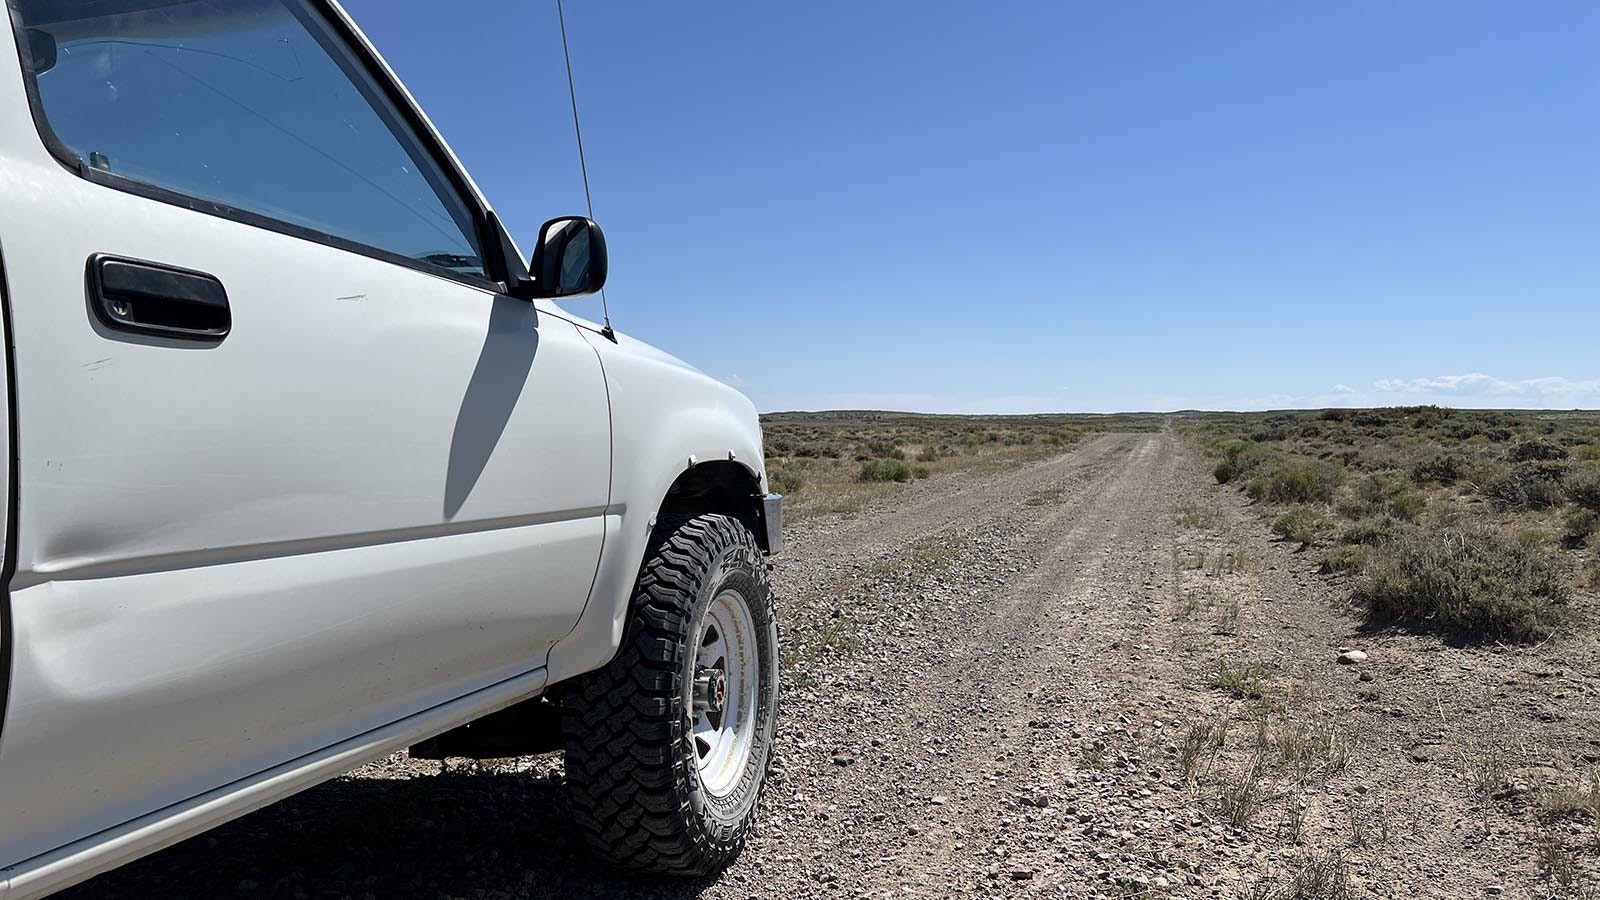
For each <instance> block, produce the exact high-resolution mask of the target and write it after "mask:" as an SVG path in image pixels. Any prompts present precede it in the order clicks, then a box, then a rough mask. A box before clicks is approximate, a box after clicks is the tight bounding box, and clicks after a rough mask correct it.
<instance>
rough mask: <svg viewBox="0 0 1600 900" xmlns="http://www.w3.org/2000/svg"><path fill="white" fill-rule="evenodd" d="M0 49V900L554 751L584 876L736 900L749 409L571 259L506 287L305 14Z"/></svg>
mask: <svg viewBox="0 0 1600 900" xmlns="http://www.w3.org/2000/svg"><path fill="white" fill-rule="evenodd" d="M7 5H8V7H9V13H10V22H11V25H12V29H13V33H14V37H15V40H14V41H0V290H3V296H0V301H3V302H0V308H3V311H4V320H3V325H4V331H5V335H4V337H5V339H4V342H3V347H0V350H3V352H4V366H3V368H0V373H3V377H4V385H3V392H4V396H5V398H6V402H7V412H8V415H7V418H6V424H7V427H5V428H3V429H0V442H3V444H4V454H3V457H0V458H3V459H4V460H5V461H6V463H7V465H6V478H5V481H4V503H3V504H0V510H3V514H4V533H5V544H4V551H3V553H4V557H3V560H4V569H3V572H0V577H3V581H4V592H3V594H0V709H3V716H0V900H25V898H32V897H39V896H42V895H45V894H48V893H50V892H52V891H55V890H58V889H60V888H62V887H64V886H66V885H69V884H72V883H74V882H77V881H81V880H83V879H85V878H87V877H89V876H91V875H93V874H95V873H97V872H100V871H103V870H106V869H108V868H111V867H113V866H116V865H118V864H120V863H123V862H126V861H128V860H130V859H133V858H135V857H138V856H140V855H142V854H146V853H149V852H151V851H154V850H156V849H159V848H161V847H163V846H166V845H169V844H172V843H174V842H176V841H178V840H180V839H182V838H185V837H188V836H190V835H193V834H195V833H197V832H200V831H202V830H204V829H207V828H210V827H212V826H215V825H217V824H219V823H221V822H224V821H226V820H228V819H231V818H234V817H236V816H239V815H241V814H243V813H245V812H248V811H250V810H252V809H255V808H258V807H260V806H263V805H264V804H267V803H271V802H273V801H275V800H277V799H279V798H282V797H284V796H286V795H288V794H291V793H293V792H295V791H299V790H301V789H303V788H306V787H309V786H311V785H313V784H315V783H317V782H320V781H323V780H326V779H328V778H331V777H334V776H336V775H339V774H341V773H343V772H346V771H348V770H350V769H352V768H354V767H355V766H357V765H360V764H361V763H363V762H365V761H368V760H371V759H374V758H377V757H380V756H383V755H386V754H390V753H394V752H396V751H398V750H402V749H405V748H408V747H410V748H412V751H413V752H414V753H416V754H418V755H425V756H432V757H435V758H437V757H447V756H458V755H459V756H479V757H487V756H505V755H515V754H519V753H529V752H539V751H547V750H555V749H563V748H564V749H565V752H566V770H567V780H566V784H567V785H568V790H569V793H570V800H571V805H572V808H573V810H574V813H575V819H576V821H575V827H576V828H577V829H578V830H579V831H581V832H582V833H584V834H585V835H586V837H587V838H588V840H589V843H590V844H591V846H592V847H593V849H594V850H595V852H596V854H597V855H598V856H599V857H601V858H602V859H604V860H609V861H611V862H613V863H615V864H618V865H623V866H627V867H631V868H635V869H639V870H643V871H647V872H656V873H666V874H691V875H692V874H704V873H707V872H710V871H714V870H716V869H718V868H720V867H722V866H725V865H726V864H727V863H728V862H729V861H731V860H732V858H733V857H734V856H735V855H736V854H737V853H738V852H739V850H740V848H741V847H742V845H743V842H744V838H745V835H746V833H747V831H748V829H749V828H750V825H751V821H752V818H753V816H754V811H755V807H756V804H757V801H758V799H759V797H760V794H761V789H762V783H763V780H764V778H765V775H766V771H767V767H768V763H769V760H770V757H771V747H772V736H773V728H774V717H775V712H776V702H777V683H776V682H777V630H776V625H775V620H774V612H773V605H772V598H771V595H770V591H769V587H768V580H767V562H766V559H765V555H766V554H769V553H775V552H777V551H778V550H779V543H780V528H781V518H782V516H781V506H780V498H778V497H776V496H772V495H768V494H767V492H766V476H765V473H764V469H763V461H762V446H761V431H760V425H759V422H758V419H757V417H756V413H755V410H754V409H753V408H752V406H751V404H750V403H749V401H747V400H746V399H745V398H744V397H742V396H740V395H739V394H738V393H737V392H736V391H734V390H732V389H731V388H729V387H727V386H725V385H722V384H720V383H718V382H717V381H715V380H713V379H710V378H707V377H706V376H704V375H702V374H700V373H698V372H696V371H694V370H692V369H690V368H689V367H687V366H686V365H684V364H683V363H680V362H678V361H677V360H675V359H673V358H672V357H670V356H667V355H666V354H664V353H661V352H659V351H656V350H654V349H652V348H650V347H648V346H646V345H644V344H641V343H638V342H636V341H633V340H629V339H628V338H626V337H622V336H619V335H615V334H613V333H612V332H611V331H610V329H609V328H606V327H600V326H597V325H595V324H593V323H591V322H588V321H585V320H583V319H582V318H580V317H577V316H574V315H571V314H570V313H568V312H566V311H564V310H563V309H562V308H561V307H560V306H558V305H557V304H556V302H555V301H557V300H558V299H560V298H562V297H568V296H576V295H580V294H586V293H590V292H593V291H595V290H598V289H599V287H600V286H601V285H602V284H603V282H604V280H605V277H606V252H605V242H604V238H603V237H602V235H601V232H600V230H599V228H598V227H596V226H595V225H594V223H593V222H591V221H590V220H588V219H586V218H563V219H556V220H553V221H552V222H550V223H549V224H547V225H546V226H545V227H544V229H543V231H542V233H541V234H540V235H539V238H538V241H537V243H536V244H535V248H534V251H533V254H532V258H531V261H529V262H526V263H525V262H524V261H523V257H522V256H521V255H520V254H519V252H518V251H517V250H516V247H515V245H514V244H513V242H512V241H511V239H510V238H509V237H508V235H507V233H506V231H505V230H504V228H503V227H502V226H501V224H500V221H499V220H498V219H497V218H496V216H495V214H494V213H493V212H492V211H491V209H490V207H489V205H488V203H487V202H486V201H485V199H484V197H483V195H482V194H481V193H480V192H479V191H478V189H477V188H476V187H475V186H474V184H473V182H472V180H471V179H470V178H469V177H468V175H467V173H466V172H465V171H463V169H462V167H461V165H460V163H459V161H458V160H457V159H456V158H455V156H454V155H453V154H452V153H451V152H450V150H449V149H448V148H447V147H446V146H445V143H444V141H443V140H442V139H441V138H440V136H439V134H438V133H437V132H436V131H435V129H434V128H433V127H432V125H431V124H430V123H429V122H428V120H427V118H426V117H425V116H424V115H423V113H422V111H421V110H420V109H419V108H418V107H417V105H416V103H415V102H414V101H413V99H412V98H411V96H410V95H409V94H408V93H407V92H406V90H405V88H404V87H402V86H401V84H400V83H399V81H398V80H396V78H395V76H394V73H393V72H392V71H390V69H389V68H388V67H387V66H386V65H385V63H384V62H383V60H382V59H381V58H380V57H379V56H378V54H377V52H376V51H375V50H374V49H373V48H372V46H371V45H370V44H369V43H368V42H367V40H366V39H365V38H364V37H363V36H362V34H361V32H360V31H359V30H358V29H357V27H356V25H355V24H354V23H353V22H352V21H351V20H350V18H349V17H348V16H347V15H346V13H345V12H344V11H343V10H342V9H340V8H339V6H338V5H337V4H336V3H334V2H331V0H7ZM514 95H515V91H510V92H508V97H510V96H514ZM512 114H520V113H512ZM508 152H510V151H509V150H508Z"/></svg>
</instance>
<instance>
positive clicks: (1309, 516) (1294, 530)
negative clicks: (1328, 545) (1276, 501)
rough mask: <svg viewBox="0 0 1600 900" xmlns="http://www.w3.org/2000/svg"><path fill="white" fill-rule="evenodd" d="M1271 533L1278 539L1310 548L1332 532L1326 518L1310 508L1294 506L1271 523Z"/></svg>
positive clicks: (1315, 509) (1318, 511)
mask: <svg viewBox="0 0 1600 900" xmlns="http://www.w3.org/2000/svg"><path fill="white" fill-rule="evenodd" d="M1272 531H1273V533H1274V534H1276V535H1278V536H1279V537H1281V538H1283V539H1285V540H1290V541H1295V542H1297V543H1299V544H1301V545H1302V546H1310V545H1311V544H1315V543H1317V542H1318V541H1320V540H1322V539H1323V538H1325V537H1327V536H1328V535H1329V534H1331V533H1332V531H1333V526H1332V524H1331V523H1330V522H1329V520H1328V516H1327V514H1326V513H1324V512H1323V511H1322V510H1319V509H1317V508H1315V507H1311V506H1296V507H1294V508H1292V509H1290V510H1289V511H1288V512H1286V513H1284V514H1283V515H1281V516H1279V517H1278V518H1277V520H1276V521H1274V522H1273V523H1272Z"/></svg>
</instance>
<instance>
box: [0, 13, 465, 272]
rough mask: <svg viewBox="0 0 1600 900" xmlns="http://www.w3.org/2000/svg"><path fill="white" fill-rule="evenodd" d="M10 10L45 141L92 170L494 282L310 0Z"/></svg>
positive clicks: (412, 147)
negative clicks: (18, 30) (18, 27)
mask: <svg viewBox="0 0 1600 900" xmlns="http://www.w3.org/2000/svg"><path fill="white" fill-rule="evenodd" d="M16 8H17V12H18V17H19V19H20V25H21V26H22V28H23V29H24V30H23V33H22V40H21V41H20V43H21V45H22V47H23V48H24V50H25V53H24V55H25V57H26V58H27V59H28V60H30V62H29V63H28V65H29V66H30V68H31V69H32V70H33V71H32V72H30V73H29V74H30V76H31V78H32V79H33V86H34V93H35V94H36V98H35V102H36V104H37V106H36V112H37V113H38V114H39V115H40V116H42V118H43V119H44V120H45V123H46V124H47V125H48V127H47V128H46V129H45V130H46V131H47V132H53V135H51V134H48V133H47V134H46V139H47V140H49V139H51V138H53V139H54V140H55V142H56V143H57V146H56V147H55V148H54V149H56V150H57V152H58V155H75V156H76V157H77V159H78V164H79V165H80V167H81V168H82V169H84V170H86V171H87V174H89V175H90V176H91V177H93V176H95V175H96V174H97V173H106V174H108V175H110V176H115V177H113V178H107V179H103V180H105V181H106V182H107V183H110V184H113V185H117V184H119V183H121V179H129V180H131V181H132V182H135V183H138V184H142V185H149V186H154V187H156V188H161V189H165V190H166V191H171V192H173V193H175V194H179V195H183V196H184V197H188V198H197V199H199V200H203V201H209V202H210V203H214V204H220V205H222V206H223V207H227V208H228V209H229V210H234V211H244V212H245V213H251V214H255V215H256V216H260V217H265V218H266V219H268V220H271V221H272V222H274V223H284V224H287V225H290V226H293V227H292V228H290V229H287V230H289V231H290V233H296V234H298V233H300V232H301V230H304V231H308V232H312V233H314V234H315V235H322V236H329V237H333V238H336V239H341V240H342V241H345V242H352V243H354V244H358V245H361V246H363V247H366V248H373V249H376V250H379V251H383V255H391V256H399V257H403V258H405V259H406V260H411V261H415V262H418V263H422V264H425V265H426V266H428V267H439V268H444V269H449V270H452V271H454V272H457V273H460V274H463V275H468V276H475V277H476V278H479V279H484V278H485V277H486V276H485V274H484V269H483V265H482V262H481V261H480V257H481V253H480V252H479V244H478V238H477V234H476V228H475V226H474V224H473V223H474V221H475V219H474V217H473V215H472V214H471V212H470V211H469V207H468V206H467V204H466V203H465V202H464V201H463V200H462V199H461V197H460V196H459V194H457V193H456V191H455V190H453V189H452V188H451V186H450V184H449V182H448V180H447V179H446V178H445V177H444V175H443V173H442V171H441V169H440V167H439V166H438V165H436V164H435V163H434V161H433V159H432V158H431V157H430V156H429V155H428V153H427V152H426V151H425V150H424V149H423V147H422V145H421V142H420V141H419V140H418V139H417V137H416V136H415V135H414V134H413V133H411V131H410V130H409V129H408V128H407V127H406V126H405V124H404V123H403V121H402V119H401V117H400V116H399V115H398V114H397V113H396V112H395V110H394V108H393V106H392V105H391V104H390V103H389V102H388V101H387V99H386V98H385V97H384V96H383V95H382V93H381V92H380V91H379V90H378V88H377V87H376V85H375V84H374V83H373V82H372V81H371V79H370V76H369V75H368V74H367V73H366V72H365V71H364V70H363V69H362V68H361V67H360V66H359V65H358V64H357V62H356V60H355V59H354V58H353V57H352V56H351V54H350V51H349V50H348V48H346V47H345V46H343V45H342V44H341V43H340V41H339V38H338V37H337V35H336V34H335V33H334V32H333V31H332V29H331V27H330V26H329V25H328V23H327V22H325V21H324V20H323V19H322V18H321V17H320V14H319V13H317V12H316V11H314V10H313V9H312V8H311V7H310V6H309V4H308V3H306V2H305V0H193V2H182V3H178V2H172V0H117V2H110V3H83V2H81V0H18V2H17V3H16ZM63 148H64V150H65V151H69V152H68V153H66V154H63ZM97 180H100V179H97ZM157 196H160V192H157ZM163 199H172V198H165V197H163ZM202 208H204V207H203V206H202ZM212 211H215V210H212ZM243 218H245V219H246V220H249V219H250V217H249V216H245V217H243ZM257 224H262V223H259V222H258V223H257ZM268 227H271V226H270V225H269V226H268Z"/></svg>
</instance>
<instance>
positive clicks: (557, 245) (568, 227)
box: [528, 216, 608, 298]
mask: <svg viewBox="0 0 1600 900" xmlns="http://www.w3.org/2000/svg"><path fill="white" fill-rule="evenodd" d="M607 268H608V265H607V260H606V236H605V233H604V232H602V231H601V230H600V226H599V225H596V224H595V223H594V221H593V220H591V219H585V218H583V217H582V216H566V217H563V218H560V219H551V220H550V221H548V222H546V223H544V227H543V228H541V229H539V243H538V244H537V245H536V246H535V247H534V250H533V261H532V262H531V263H529V265H528V270H529V273H530V274H531V275H532V276H533V285H534V291H535V295H536V296H538V297H546V298H554V297H577V296H580V295H583V294H593V293H595V292H596V291H598V290H600V289H601V288H603V287H605V284H606V273H607Z"/></svg>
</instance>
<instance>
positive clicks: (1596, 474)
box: [1561, 466, 1600, 512]
mask: <svg viewBox="0 0 1600 900" xmlns="http://www.w3.org/2000/svg"><path fill="white" fill-rule="evenodd" d="M1561 487H1562V489H1563V491H1564V492H1565V493H1566V495H1567V499H1568V500H1571V501H1572V502H1573V503H1576V504H1578V505H1579V506H1581V507H1583V508H1584V509H1589V510H1594V511H1595V512H1600V469H1597V468H1594V467H1592V466H1585V467H1583V468H1581V469H1577V470H1575V471H1572V472H1569V473H1567V477H1566V478H1565V479H1563V480H1562V482H1561Z"/></svg>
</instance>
